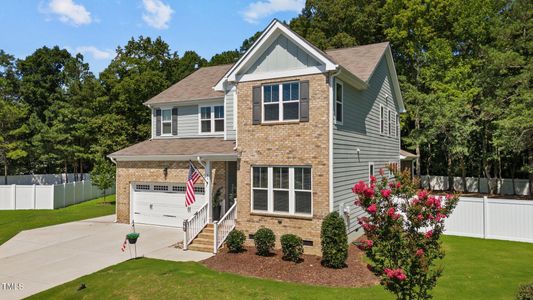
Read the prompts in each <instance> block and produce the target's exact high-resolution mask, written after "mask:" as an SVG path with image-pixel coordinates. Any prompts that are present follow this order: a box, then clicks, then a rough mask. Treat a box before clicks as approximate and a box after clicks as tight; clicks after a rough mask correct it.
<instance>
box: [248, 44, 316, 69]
mask: <svg viewBox="0 0 533 300" xmlns="http://www.w3.org/2000/svg"><path fill="white" fill-rule="evenodd" d="M318 65H320V63H319V62H318V61H317V60H316V59H314V58H313V57H311V56H310V55H309V54H307V52H305V51H304V50H303V49H302V48H300V47H298V46H297V45H296V44H295V43H293V42H291V41H290V40H289V39H288V38H287V37H286V36H284V35H280V36H279V37H278V38H276V40H275V41H274V42H273V43H272V44H271V45H270V47H268V48H267V49H266V50H265V52H264V53H263V54H261V56H260V57H259V58H258V59H257V60H256V61H255V63H254V64H253V65H252V66H251V67H250V68H248V69H247V70H246V71H245V72H244V73H246V74H252V73H267V72H275V71H283V70H295V69H304V68H307V67H312V66H318Z"/></svg>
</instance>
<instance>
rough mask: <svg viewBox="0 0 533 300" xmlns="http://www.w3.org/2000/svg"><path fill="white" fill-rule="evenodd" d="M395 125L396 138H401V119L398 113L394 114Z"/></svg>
mask: <svg viewBox="0 0 533 300" xmlns="http://www.w3.org/2000/svg"><path fill="white" fill-rule="evenodd" d="M394 123H395V124H396V126H395V130H394V137H399V136H400V118H399V117H398V113H396V112H395V113H394Z"/></svg>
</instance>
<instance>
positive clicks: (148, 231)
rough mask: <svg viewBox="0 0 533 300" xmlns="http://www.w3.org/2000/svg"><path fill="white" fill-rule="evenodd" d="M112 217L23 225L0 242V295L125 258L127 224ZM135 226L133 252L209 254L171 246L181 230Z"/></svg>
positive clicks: (21, 293)
mask: <svg viewBox="0 0 533 300" xmlns="http://www.w3.org/2000/svg"><path fill="white" fill-rule="evenodd" d="M114 219H115V216H114V215H111V216H105V217H100V218H95V219H88V220H83V221H78V222H72V223H65V224H60V225H54V226H49V227H43V228H38V229H33V230H27V231H23V232H21V233H19V234H17V235H16V236H15V237H13V238H12V239H11V240H9V241H7V242H6V243H4V244H3V245H1V246H0V299H20V298H23V297H27V296H30V295H33V294H35V293H38V292H40V291H44V290H47V289H49V288H52V287H54V286H57V285H60V284H63V283H65V282H68V281H71V280H74V279H76V278H78V277H81V276H83V275H87V274H90V273H93V272H96V271H98V270H101V269H103V268H106V267H108V266H111V265H115V264H118V263H120V262H123V261H125V260H127V259H129V258H130V252H129V251H128V248H126V251H125V252H122V251H121V250H120V247H121V246H122V243H123V242H124V237H125V235H126V234H127V233H129V232H131V226H130V225H128V224H118V223H114ZM135 227H136V230H137V232H139V233H140V237H139V240H138V242H137V256H146V257H151V258H158V259H166V260H174V261H198V260H203V259H206V258H208V257H209V256H211V254H209V253H202V252H195V251H182V250H179V249H176V248H174V247H173V245H174V244H176V243H177V242H179V241H181V240H182V237H183V232H182V231H181V230H180V229H176V228H168V227H159V226H149V225H136V226H135ZM131 250H132V251H131V253H132V254H133V249H131ZM13 289H15V290H13Z"/></svg>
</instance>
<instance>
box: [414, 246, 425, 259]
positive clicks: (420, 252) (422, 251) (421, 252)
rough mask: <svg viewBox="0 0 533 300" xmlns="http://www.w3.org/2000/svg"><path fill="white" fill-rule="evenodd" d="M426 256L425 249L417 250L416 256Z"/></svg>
mask: <svg viewBox="0 0 533 300" xmlns="http://www.w3.org/2000/svg"><path fill="white" fill-rule="evenodd" d="M423 255H424V249H422V248H420V249H418V250H416V256H418V257H422V256H423Z"/></svg>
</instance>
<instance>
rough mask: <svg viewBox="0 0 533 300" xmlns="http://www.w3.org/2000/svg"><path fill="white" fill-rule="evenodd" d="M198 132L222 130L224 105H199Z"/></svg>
mask: <svg viewBox="0 0 533 300" xmlns="http://www.w3.org/2000/svg"><path fill="white" fill-rule="evenodd" d="M200 132H201V133H218V132H224V106H223V105H217V106H200Z"/></svg>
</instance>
